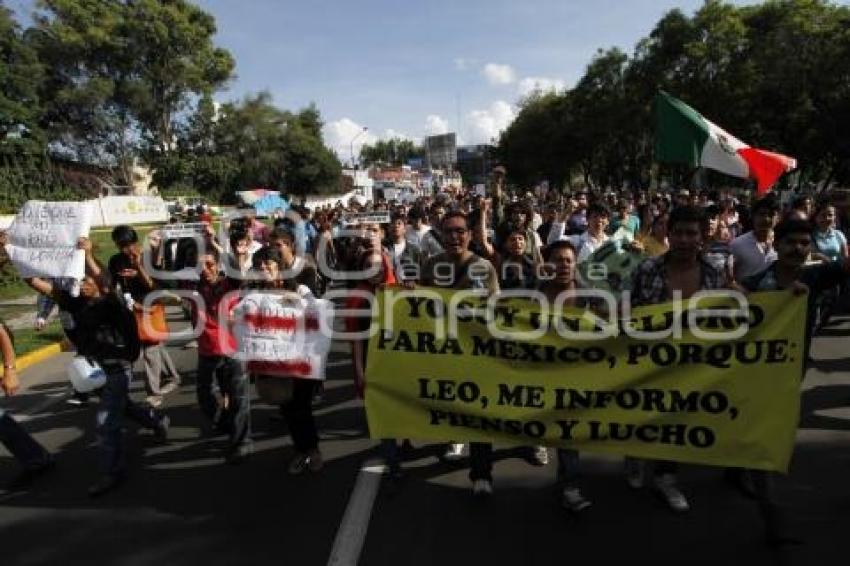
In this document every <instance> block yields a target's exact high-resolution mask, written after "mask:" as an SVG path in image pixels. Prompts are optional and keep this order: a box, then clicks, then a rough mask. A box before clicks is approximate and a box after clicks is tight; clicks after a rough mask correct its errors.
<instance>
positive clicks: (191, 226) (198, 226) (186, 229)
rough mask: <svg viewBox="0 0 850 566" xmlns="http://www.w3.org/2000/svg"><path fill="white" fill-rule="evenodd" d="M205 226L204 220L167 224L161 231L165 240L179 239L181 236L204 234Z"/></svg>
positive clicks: (189, 236) (191, 236)
mask: <svg viewBox="0 0 850 566" xmlns="http://www.w3.org/2000/svg"><path fill="white" fill-rule="evenodd" d="M205 226H206V225H205V224H204V223H203V222H191V223H188V224H166V225H165V226H163V227H162V229H161V230H160V231H161V232H162V238H163V239H164V240H179V239H180V238H194V237H195V236H197V235H199V234H203V233H204V230H205Z"/></svg>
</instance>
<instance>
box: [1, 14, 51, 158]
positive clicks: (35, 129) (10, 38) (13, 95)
mask: <svg viewBox="0 0 850 566" xmlns="http://www.w3.org/2000/svg"><path fill="white" fill-rule="evenodd" d="M42 80H43V68H42V65H41V63H40V62H39V60H38V55H37V53H36V52H35V50H34V49H32V46H30V45H29V44H28V43H27V42H26V41H25V39H24V37H23V34H22V32H21V29H20V26H18V24H17V22H15V20H14V19H13V17H12V12H11V11H10V10H8V9H7V8H6V7H5V6H3V4H2V2H0V157H4V158H6V159H8V158H11V157H15V156H18V155H21V154H33V153H38V154H41V153H43V151H44V135H43V132H42V131H41V128H40V127H39V123H38V122H39V119H40V118H41V114H42V111H43V109H42V104H41V99H40V98H39V95H38V90H39V87H40V85H41V81H42Z"/></svg>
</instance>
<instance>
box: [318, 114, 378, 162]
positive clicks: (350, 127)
mask: <svg viewBox="0 0 850 566" xmlns="http://www.w3.org/2000/svg"><path fill="white" fill-rule="evenodd" d="M362 131H363V126H362V125H361V124H358V123H357V122H355V121H354V120H352V119H351V118H342V119H341V120H336V121H335V122H329V123H327V124H325V127H324V128H323V131H322V135H323V136H324V139H325V145H326V146H328V147H329V148H331V149H332V150H334V151H335V152H336V155H337V157H339V160H340V161H342V162H343V163H346V164H347V163H350V160H351V149H352V140H353V141H354V157H355V159H356V158H357V156H358V155H359V154H360V148H361V147H363V144H374V143H375V142H376V141H377V140H378V138H377V137H376V136H375V135H374V134H372V132H369V131H366V132H365V133H362V134H361V133H360V132H362Z"/></svg>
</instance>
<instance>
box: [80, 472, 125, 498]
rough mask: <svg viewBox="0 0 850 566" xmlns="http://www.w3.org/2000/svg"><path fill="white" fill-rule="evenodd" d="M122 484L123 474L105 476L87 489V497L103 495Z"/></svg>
mask: <svg viewBox="0 0 850 566" xmlns="http://www.w3.org/2000/svg"><path fill="white" fill-rule="evenodd" d="M123 482H124V475H123V474H106V475H105V476H103V477H102V478H100V479H99V480H98V481H97V482H95V483H94V484H92V486H91V487H89V497H100V496H101V495H105V494H107V493H109V492H110V491H112V490H114V489H115V488H117V487H118V486H120V485H121V484H122V483H123Z"/></svg>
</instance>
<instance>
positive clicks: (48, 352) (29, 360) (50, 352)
mask: <svg viewBox="0 0 850 566" xmlns="http://www.w3.org/2000/svg"><path fill="white" fill-rule="evenodd" d="M62 346H63V342H55V343H53V344H48V345H47V346H42V347H41V348H39V349H38V350H33V351H32V352H29V353H27V354H24V355H23V356H20V357H19V358H18V359H17V362H16V364H15V365H16V366H17V368H18V371H23V370H25V369H27V368H28V367H30V366H34V365H35V364H37V363H40V362H43V361H44V360H46V359H48V358H52V357H53V356H55V355H56V354H61V353H62V351H63V350H64V348H63V347H62Z"/></svg>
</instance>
